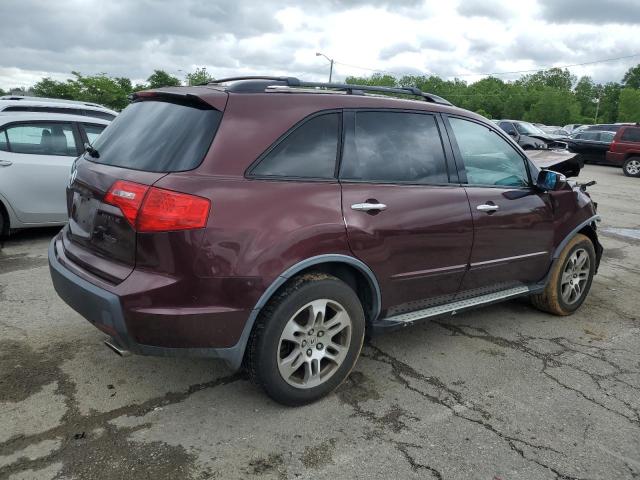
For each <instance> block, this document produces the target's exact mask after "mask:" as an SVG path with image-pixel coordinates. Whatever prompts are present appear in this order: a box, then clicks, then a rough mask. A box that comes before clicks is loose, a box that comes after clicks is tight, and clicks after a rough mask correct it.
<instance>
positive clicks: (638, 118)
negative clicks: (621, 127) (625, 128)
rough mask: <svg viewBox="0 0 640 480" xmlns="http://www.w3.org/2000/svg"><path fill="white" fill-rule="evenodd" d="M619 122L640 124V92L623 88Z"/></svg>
mask: <svg viewBox="0 0 640 480" xmlns="http://www.w3.org/2000/svg"><path fill="white" fill-rule="evenodd" d="M618 121H619V122H640V90H638V89H637V88H623V89H622V90H621V91H620V107H619V109H618Z"/></svg>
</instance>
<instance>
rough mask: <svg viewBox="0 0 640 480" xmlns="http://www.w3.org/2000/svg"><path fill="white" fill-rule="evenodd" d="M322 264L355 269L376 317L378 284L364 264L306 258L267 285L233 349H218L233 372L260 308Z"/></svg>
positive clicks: (345, 258)
mask: <svg viewBox="0 0 640 480" xmlns="http://www.w3.org/2000/svg"><path fill="white" fill-rule="evenodd" d="M323 263H345V264H347V265H350V266H352V267H355V268H356V269H357V270H359V271H360V272H361V273H363V274H364V275H365V277H366V278H367V280H368V282H369V286H370V287H371V290H372V293H373V295H372V297H373V305H372V318H373V319H375V318H377V317H378V315H379V314H380V308H381V295H380V285H379V284H378V280H377V278H376V276H375V274H374V273H373V271H372V270H371V269H370V268H369V267H368V266H367V265H366V264H365V263H364V262H362V261H361V260H358V259H357V258H355V257H351V256H349V255H341V254H325V255H317V256H315V257H310V258H307V259H305V260H302V261H300V262H298V263H296V264H295V265H293V266H291V267H289V268H288V269H287V270H285V271H284V272H283V273H281V274H280V275H278V277H277V278H276V279H275V280H274V281H273V282H272V283H271V285H269V287H268V288H267V289H266V290H265V291H264V292H263V293H262V295H261V296H260V298H259V299H258V302H257V303H256V305H255V307H253V310H251V314H250V315H249V318H248V319H247V322H246V323H245V325H244V329H243V330H242V334H241V335H240V339H239V340H238V343H236V344H235V345H234V346H233V347H229V348H225V349H219V354H220V357H221V358H223V359H224V360H225V361H226V362H227V364H228V365H229V366H230V367H231V368H232V369H233V370H237V369H239V368H240V366H241V365H242V359H243V358H244V352H245V350H246V347H247V343H248V342H249V336H250V335H251V331H252V330H253V325H254V324H255V322H256V319H257V318H258V315H259V314H260V310H262V308H263V307H264V306H265V305H266V304H267V302H268V301H269V299H270V298H271V297H272V296H273V294H274V293H275V292H276V291H277V290H278V289H279V288H280V287H281V286H282V285H284V283H285V282H286V281H287V280H289V279H290V278H291V277H293V276H295V275H296V274H297V273H299V272H301V271H303V270H305V269H307V268H309V267H312V266H314V265H320V264H323Z"/></svg>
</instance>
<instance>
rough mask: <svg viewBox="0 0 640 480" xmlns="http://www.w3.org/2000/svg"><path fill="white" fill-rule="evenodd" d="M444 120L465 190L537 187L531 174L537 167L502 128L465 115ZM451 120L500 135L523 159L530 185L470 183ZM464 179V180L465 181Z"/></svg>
mask: <svg viewBox="0 0 640 480" xmlns="http://www.w3.org/2000/svg"><path fill="white" fill-rule="evenodd" d="M442 117H443V120H444V122H445V124H446V126H447V131H448V132H450V135H449V136H450V140H451V148H452V149H453V152H454V155H455V158H456V165H458V168H459V170H458V174H459V176H460V179H461V185H462V186H463V187H465V188H499V189H503V190H504V189H508V190H532V189H534V187H535V183H534V182H533V180H532V178H533V175H532V174H531V171H532V169H537V167H535V165H532V163H531V160H529V157H527V156H526V155H525V154H523V152H522V151H521V149H520V146H519V145H518V144H517V143H515V142H514V141H513V140H512V139H511V137H510V136H509V135H508V134H507V133H506V132H505V131H504V130H502V128H500V127H499V126H498V125H495V127H496V128H494V125H489V124H488V123H485V122H481V121H478V120H476V119H475V118H470V117H465V116H464V115H455V114H448V113H447V114H442ZM449 118H457V119H460V120H466V121H468V122H472V123H475V124H477V125H480V126H481V127H485V128H487V129H488V130H489V131H491V132H493V133H495V134H496V135H498V137H500V138H502V139H503V140H504V141H505V142H506V143H507V144H508V145H509V146H510V147H511V148H513V151H514V152H515V153H516V154H518V156H520V158H521V159H522V161H523V162H524V166H525V171H526V172H527V177H528V180H529V184H528V185H527V186H524V187H516V186H511V185H482V184H471V183H468V179H467V170H466V166H465V163H464V158H463V157H462V153H461V152H460V147H459V146H458V141H457V139H456V136H455V134H454V133H453V127H452V126H451V123H450V122H449ZM463 179H464V180H463Z"/></svg>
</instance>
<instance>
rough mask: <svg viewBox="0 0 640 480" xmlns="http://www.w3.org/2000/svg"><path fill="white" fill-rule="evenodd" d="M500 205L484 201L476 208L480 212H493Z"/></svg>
mask: <svg viewBox="0 0 640 480" xmlns="http://www.w3.org/2000/svg"><path fill="white" fill-rule="evenodd" d="M499 208H500V207H499V206H498V205H490V204H488V203H484V204H482V205H478V206H477V207H476V210H480V211H481V212H495V211H496V210H498V209H499Z"/></svg>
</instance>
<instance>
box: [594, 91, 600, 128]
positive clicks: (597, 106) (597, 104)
mask: <svg viewBox="0 0 640 480" xmlns="http://www.w3.org/2000/svg"><path fill="white" fill-rule="evenodd" d="M598 110H600V97H598V98H597V99H596V118H594V119H593V123H594V124H596V123H598Z"/></svg>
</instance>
